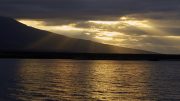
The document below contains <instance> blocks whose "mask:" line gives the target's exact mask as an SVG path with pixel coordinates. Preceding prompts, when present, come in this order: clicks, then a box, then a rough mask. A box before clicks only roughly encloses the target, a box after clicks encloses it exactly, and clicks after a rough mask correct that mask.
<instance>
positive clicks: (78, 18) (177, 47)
mask: <svg viewBox="0 0 180 101" xmlns="http://www.w3.org/2000/svg"><path fill="white" fill-rule="evenodd" d="M179 12H180V0H0V16H8V17H12V18H15V19H17V20H18V21H19V22H22V23H24V24H26V25H29V26H32V27H35V28H39V29H43V30H48V31H51V32H55V33H57V34H62V35H66V36H70V37H74V38H81V39H87V40H93V41H97V42H100V43H105V44H111V45H116V46H121V47H129V48H135V49H143V50H149V51H154V52H159V53H170V54H172V53H173V54H180V13H179Z"/></svg>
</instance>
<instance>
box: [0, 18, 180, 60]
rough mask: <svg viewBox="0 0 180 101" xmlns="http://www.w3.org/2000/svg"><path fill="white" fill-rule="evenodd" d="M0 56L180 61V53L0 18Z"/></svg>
mask: <svg viewBox="0 0 180 101" xmlns="http://www.w3.org/2000/svg"><path fill="white" fill-rule="evenodd" d="M0 58H48V59H52V58H57V59H58V58H59V59H83V60H85V59H89V60H94V59H96V60H153V61H156V60H180V55H170V54H169V55H168V54H166V55H165V54H159V53H155V52H150V51H144V50H138V49H131V48H125V47H117V46H112V45H107V44H101V43H98V42H93V41H90V40H83V39H75V38H70V37H66V36H63V35H59V34H55V33H51V32H48V31H44V30H40V29H36V28H33V27H29V26H27V25H24V24H22V23H20V22H18V21H16V20H14V19H12V18H9V17H0Z"/></svg>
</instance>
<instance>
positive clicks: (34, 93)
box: [0, 59, 180, 101]
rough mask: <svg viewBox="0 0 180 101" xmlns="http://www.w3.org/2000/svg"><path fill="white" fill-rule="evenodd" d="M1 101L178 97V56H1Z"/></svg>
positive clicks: (179, 100) (170, 100) (162, 100)
mask: <svg viewBox="0 0 180 101" xmlns="http://www.w3.org/2000/svg"><path fill="white" fill-rule="evenodd" d="M0 101H180V61H170V62H169V61H155V62H152V61H110V60H109V61H108V60H102V61H101V60H93V61H92V60H60V59H51V60H48V59H41V60H38V59H1V60H0Z"/></svg>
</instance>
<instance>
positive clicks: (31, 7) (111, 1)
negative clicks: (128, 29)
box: [0, 0, 180, 20]
mask: <svg viewBox="0 0 180 101" xmlns="http://www.w3.org/2000/svg"><path fill="white" fill-rule="evenodd" d="M179 4H180V1H179V0H1V1H0V14H1V15H4V16H10V17H15V18H62V19H63V18H64V19H79V20H82V19H86V20H87V19H91V20H93V19H116V18H117V17H119V16H124V15H144V17H150V18H154V19H160V18H169V17H168V15H171V16H172V18H173V17H174V18H176V17H178V18H179V13H178V11H179V10H180V6H179ZM141 17H142V16H141Z"/></svg>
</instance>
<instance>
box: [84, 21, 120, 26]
mask: <svg viewBox="0 0 180 101" xmlns="http://www.w3.org/2000/svg"><path fill="white" fill-rule="evenodd" d="M88 22H90V23H94V24H103V25H112V24H113V25H116V24H118V23H119V21H88Z"/></svg>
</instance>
